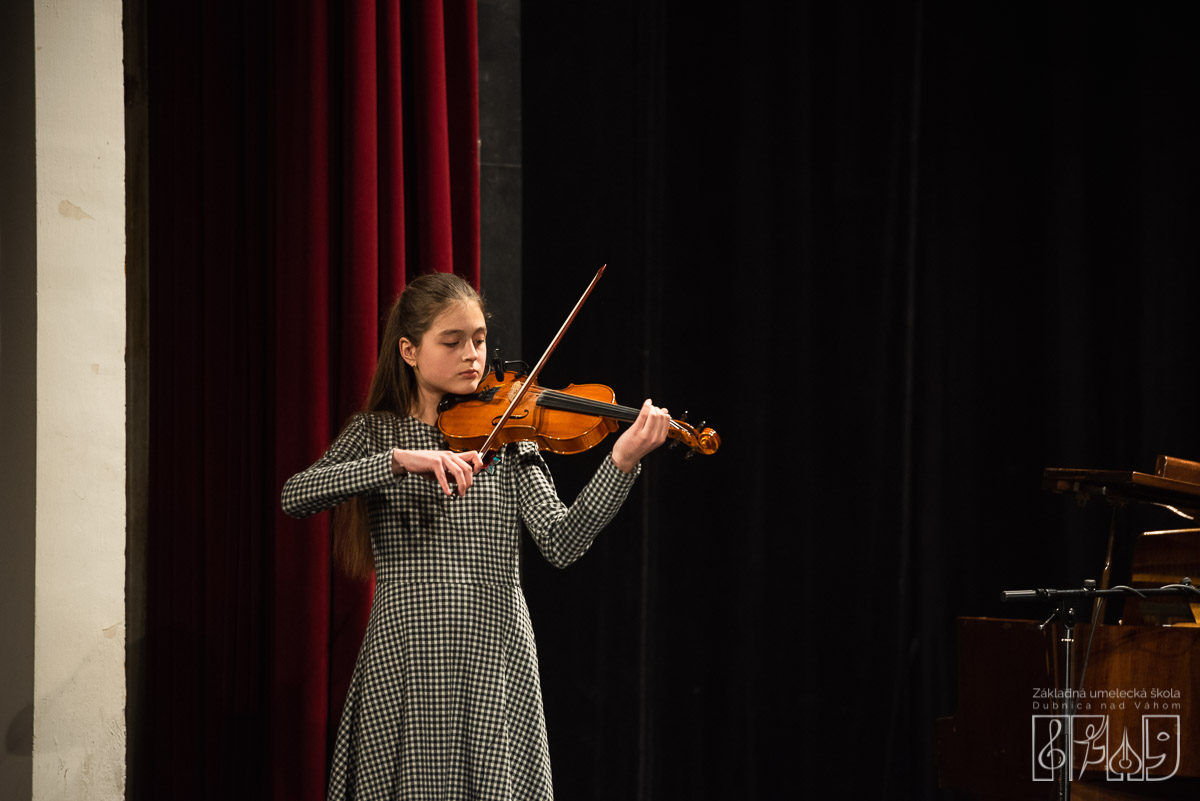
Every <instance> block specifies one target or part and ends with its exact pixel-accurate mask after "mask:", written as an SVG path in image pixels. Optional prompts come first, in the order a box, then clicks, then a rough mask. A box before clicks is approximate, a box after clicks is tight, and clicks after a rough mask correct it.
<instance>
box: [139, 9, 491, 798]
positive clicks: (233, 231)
mask: <svg viewBox="0 0 1200 801" xmlns="http://www.w3.org/2000/svg"><path fill="white" fill-rule="evenodd" d="M147 30H148V40H149V42H150V61H149V74H150V75H151V90H152V91H151V97H152V100H151V112H150V113H151V124H150V130H151V134H150V135H151V137H152V138H151V157H150V172H151V197H152V199H153V203H154V207H153V214H152V234H151V262H152V264H151V280H150V284H151V300H150V303H151V342H152V346H151V348H152V349H151V373H152V378H151V389H150V391H151V409H152V421H151V445H150V451H151V453H150V460H151V473H152V477H151V487H150V498H151V500H150V507H151V508H150V524H149V525H150V532H149V545H148V553H147V562H148V571H149V578H148V584H147V638H146V651H147V659H146V671H147V687H146V692H147V694H148V703H147V713H146V720H145V721H144V722H143V725H144V730H145V737H144V739H145V741H146V742H147V743H148V746H147V749H148V752H147V754H146V758H145V759H144V760H143V762H144V763H145V764H147V765H148V766H150V767H149V773H148V775H147V777H146V779H145V782H144V793H143V796H144V797H145V798H175V799H184V798H205V799H207V798H261V797H264V796H267V795H269V796H271V797H274V798H279V799H288V800H289V801H295V799H312V800H313V801H316V800H317V799H322V798H324V794H325V782H326V770H327V767H326V766H327V763H328V756H329V751H330V749H331V747H332V737H333V733H334V731H335V729H336V725H337V722H338V720H339V718H340V716H341V711H342V705H343V702H344V698H345V694H346V688H347V685H348V683H349V679H350V675H351V671H352V669H353V665H354V659H355V657H356V655H357V650H358V646H359V643H360V641H361V637H362V632H363V629H364V627H365V624H366V618H367V614H368V611H369V608H370V601H371V589H370V585H369V584H368V583H355V582H349V581H347V580H345V579H343V578H341V577H340V576H338V575H337V574H336V571H335V570H334V568H333V566H332V564H331V559H330V540H331V537H330V522H331V521H330V517H331V516H330V515H329V514H328V513H326V514H322V515H318V516H316V517H314V518H310V519H308V520H302V521H296V520H291V519H289V518H286V517H285V516H284V515H283V514H282V513H281V512H280V511H279V490H280V488H281V487H282V485H283V482H284V481H285V480H286V479H287V477H288V476H290V475H291V474H292V473H294V472H296V471H298V470H300V469H303V468H304V467H306V466H308V465H309V464H311V463H312V462H313V461H314V460H315V459H316V458H317V457H319V456H320V455H321V453H322V452H323V451H324V450H325V448H326V447H327V446H328V445H329V443H330V442H331V441H332V439H333V437H334V436H335V435H336V433H337V431H338V430H339V428H340V427H341V425H342V423H343V422H344V421H345V419H346V418H347V417H348V416H349V415H350V414H351V413H353V412H354V411H355V410H357V409H358V408H360V407H361V406H362V404H363V402H364V400H365V396H366V390H367V385H368V383H369V380H370V377H371V374H372V372H373V370H374V365H375V359H376V357H377V355H378V350H379V342H378V336H379V331H380V328H381V317H382V315H383V314H384V312H385V311H386V310H387V309H388V308H389V307H390V305H391V302H392V301H393V300H394V298H395V296H396V294H397V293H398V292H399V291H400V290H401V289H402V288H403V286H404V284H405V282H406V280H407V279H409V278H411V277H414V276H415V275H417V274H420V273H421V272H425V271H433V270H437V271H443V272H446V271H454V272H457V273H459V274H460V275H462V276H464V277H465V278H467V279H468V280H470V281H471V282H472V283H474V284H476V285H478V282H479V212H478V191H479V190H478V170H479V165H478V115H477V111H476V103H477V91H476V81H477V79H476V72H477V68H476V63H477V62H476V56H475V3H474V0H455V2H454V3H453V4H452V6H450V5H447V7H446V8H443V4H442V3H439V2H413V3H410V2H402V1H401V0H374V1H371V0H367V1H365V2H355V3H350V4H346V5H345V6H343V4H341V3H337V2H333V1H332V0H301V1H300V2H297V3H288V4H283V3H278V4H274V5H272V4H250V5H249V6H242V5H239V4H235V3H233V2H231V1H230V2H224V1H223V0H222V2H217V3H214V4H211V5H204V6H188V7H180V8H179V9H168V8H166V7H157V8H150V9H148V13H147ZM231 46H232V50H231ZM231 53H232V55H231Z"/></svg>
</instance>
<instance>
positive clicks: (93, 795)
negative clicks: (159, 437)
mask: <svg viewBox="0 0 1200 801" xmlns="http://www.w3.org/2000/svg"><path fill="white" fill-rule="evenodd" d="M33 5H34V30H33V38H34V51H35V61H34V64H35V87H36V109H35V150H36V166H35V172H36V249H37V268H36V269H37V275H36V287H37V297H36V312H37V351H36V358H37V370H36V384H37V390H36V391H37V420H36V426H35V433H36V440H37V446H36V447H37V458H36V469H35V485H36V497H35V503H36V513H35V515H36V516H35V526H36V558H35V572H34V604H35V608H34V615H35V619H34V638H33V645H34V651H33V657H34V658H33V693H34V705H33V748H32V788H33V793H32V797H33V798H34V799H38V800H39V801H40V800H41V799H46V801H49V799H76V798H78V799H84V798H86V799H102V800H103V801H120V799H123V798H124V789H125V672H124V664H125V602H124V587H125V269H124V267H125V191H124V190H125V187H124V181H125V156H124V146H125V145H124V75H123V67H122V36H121V2H120V0H75V1H74V2H71V1H70V0H37V2H34V4H33Z"/></svg>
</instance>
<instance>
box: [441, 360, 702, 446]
mask: <svg viewBox="0 0 1200 801" xmlns="http://www.w3.org/2000/svg"><path fill="white" fill-rule="evenodd" d="M518 396H520V399H519V400H518V401H517V402H516V405H515V406H513V405H512V404H513V401H514V399H515V398H518ZM615 400H616V395H615V393H614V392H613V391H612V390H611V389H610V388H608V387H606V386H604V385H603V384H570V385H568V386H567V387H566V388H565V389H561V390H554V389H545V388H543V387H540V386H538V385H537V384H536V383H533V382H531V381H529V379H528V378H526V377H524V376H522V375H519V374H518V373H516V372H515V371H511V370H510V371H501V370H500V369H499V368H497V369H496V370H495V371H494V372H489V373H488V377H487V378H485V379H484V380H483V381H482V382H481V383H480V384H479V388H478V389H477V390H476V391H475V393H474V394H471V395H447V396H446V397H445V398H443V399H442V402H441V404H440V405H439V407H438V410H439V414H438V428H439V429H440V430H441V432H442V434H443V435H444V436H445V438H446V443H447V445H448V446H449V447H450V450H453V451H480V453H481V454H482V453H484V452H486V451H487V450H490V449H491V448H492V446H495V448H496V449H497V450H498V449H499V446H502V445H507V444H508V443H510V442H518V441H530V442H535V443H537V446H538V449H539V450H544V451H550V452H551V453H559V454H576V453H583V452H584V451H586V450H588V449H589V448H592V447H594V446H596V445H598V444H599V443H600V442H602V441H603V440H604V438H605V437H607V436H608V435H609V434H610V433H611V432H613V431H616V430H617V422H618V421H623V422H629V423H631V422H633V421H634V420H636V419H637V416H638V410H637V409H633V408H631V407H629V406H620V405H618V404H616V403H615ZM510 407H511V408H510ZM505 410H510V411H511V413H510V414H509V415H508V416H507V419H505V420H504V422H503V424H502V425H498V423H499V422H500V419H501V417H502V416H504V412H505ZM685 416H686V415H685ZM667 436H668V437H669V438H671V439H673V440H675V441H676V443H679V442H682V443H683V444H685V445H687V446H688V447H689V448H691V449H692V452H693V453H702V454H705V455H709V454H713V453H716V452H717V448H719V447H720V446H721V437H720V436H719V435H718V434H717V432H716V431H714V430H713V429H711V428H707V427H705V425H704V424H703V423H701V424H700V427H699V429H697V428H696V427H694V426H692V425H689V424H688V423H687V422H685V421H684V420H674V419H673V420H671V424H670V427H669V428H668V430H667ZM689 455H691V454H689Z"/></svg>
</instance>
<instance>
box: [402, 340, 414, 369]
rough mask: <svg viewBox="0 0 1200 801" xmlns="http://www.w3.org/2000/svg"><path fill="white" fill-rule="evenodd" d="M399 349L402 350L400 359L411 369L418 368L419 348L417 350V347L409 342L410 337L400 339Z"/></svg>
mask: <svg viewBox="0 0 1200 801" xmlns="http://www.w3.org/2000/svg"><path fill="white" fill-rule="evenodd" d="M398 347H399V348H400V358H401V359H404V361H405V363H406V364H407V365H408V366H409V367H416V366H417V348H416V346H414V345H413V343H412V342H411V341H410V340H409V338H408V337H400V342H399V343H398Z"/></svg>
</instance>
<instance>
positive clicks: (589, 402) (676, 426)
mask: <svg viewBox="0 0 1200 801" xmlns="http://www.w3.org/2000/svg"><path fill="white" fill-rule="evenodd" d="M530 391H531V392H535V393H537V395H538V400H537V403H538V404H539V405H541V406H547V407H551V408H559V409H562V410H564V411H568V412H578V413H579V414H595V415H597V416H600V417H618V415H617V414H614V412H620V413H622V414H623V415H624V419H625V420H626V421H627V422H631V421H633V420H636V419H637V415H638V410H637V409H633V408H631V407H629V406H620V405H618V404H615V403H605V402H604V401H598V400H593V399H592V398H579V397H576V396H574V395H571V394H569V393H566V392H559V391H558V390H554V389H541V388H533V389H531V390H530ZM543 398H545V399H546V400H547V401H548V402H546V403H543V400H542V399H543ZM618 419H621V418H620V417H618ZM670 427H671V428H672V429H673V430H675V431H682V430H683V425H682V424H680V423H677V422H676V421H675V420H671V422H670Z"/></svg>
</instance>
